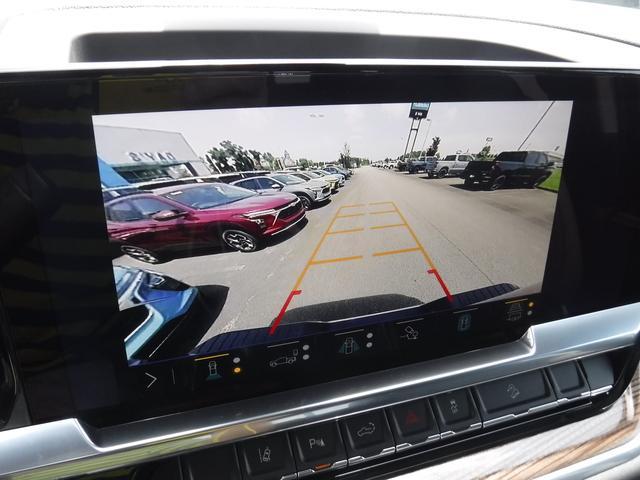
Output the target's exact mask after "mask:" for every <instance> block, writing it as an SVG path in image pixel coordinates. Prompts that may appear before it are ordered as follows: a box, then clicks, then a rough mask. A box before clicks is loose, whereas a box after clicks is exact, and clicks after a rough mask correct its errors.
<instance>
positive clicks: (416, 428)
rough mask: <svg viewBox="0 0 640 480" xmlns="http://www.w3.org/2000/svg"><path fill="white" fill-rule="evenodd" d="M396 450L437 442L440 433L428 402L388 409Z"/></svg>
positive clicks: (417, 401)
mask: <svg viewBox="0 0 640 480" xmlns="http://www.w3.org/2000/svg"><path fill="white" fill-rule="evenodd" d="M389 417H390V419H391V430H392V431H393V436H394V437H395V439H396V445H397V449H403V448H409V447H412V446H416V445H420V444H423V443H426V442H430V441H434V440H439V439H440V431H439V430H438V425H437V423H436V419H435V417H434V416H433V411H432V410H431V406H430V405H429V402H428V401H426V400H416V401H413V402H407V403H401V404H400V405H396V406H394V407H391V408H390V409H389Z"/></svg>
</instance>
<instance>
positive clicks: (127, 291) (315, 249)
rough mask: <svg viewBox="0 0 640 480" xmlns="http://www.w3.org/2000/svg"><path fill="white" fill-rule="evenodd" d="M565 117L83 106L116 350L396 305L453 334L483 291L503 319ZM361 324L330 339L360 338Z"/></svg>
mask: <svg viewBox="0 0 640 480" xmlns="http://www.w3.org/2000/svg"><path fill="white" fill-rule="evenodd" d="M570 114H571V102H566V101H527V102H473V103H471V102H468V103H430V102H428V101H426V100H425V99H416V102H414V103H413V104H411V103H402V104H367V105H325V106H295V107H265V108H242V109H219V110H201V111H172V112H155V113H138V114H118V115H99V116H94V117H93V124H94V132H95V139H96V149H97V155H98V164H99V170H100V178H101V183H102V193H103V200H104V207H105V216H106V221H107V231H108V235H109V242H110V245H111V247H112V254H113V274H114V279H115V286H116V292H117V296H118V302H119V307H120V310H121V311H122V312H127V313H128V315H126V326H125V327H126V328H125V330H126V332H125V338H124V339H123V341H124V346H125V351H126V355H127V358H128V360H129V362H130V363H131V364H139V363H143V362H148V361H155V360H162V359H167V358H174V357H181V356H185V355H209V356H210V357H211V358H213V356H215V354H216V353H218V352H223V351H225V349H229V348H231V347H229V345H232V346H233V348H242V347H245V346H248V345H250V344H252V342H253V343H255V342H256V341H258V340H259V342H261V343H263V344H269V343H274V344H275V343H278V342H281V343H282V342H285V343H286V341H287V340H292V341H293V339H294V338H296V337H301V336H304V335H313V334H315V333H316V332H320V331H332V332H338V331H344V332H347V333H348V332H349V331H350V329H351V328H353V331H355V332H359V331H361V329H362V328H364V330H363V331H366V328H365V327H366V325H370V324H372V322H373V323H376V322H377V323H384V322H394V321H397V320H399V319H401V318H407V312H413V311H415V312H416V313H419V314H420V317H421V318H424V317H425V315H428V314H429V313H431V312H451V313H455V314H456V315H458V316H457V317H456V318H457V319H458V328H459V329H460V331H464V330H465V328H469V325H470V324H471V323H470V322H471V321H472V320H473V311H474V310H475V309H477V308H481V307H482V306H483V305H486V304H488V303H491V302H502V303H504V304H505V305H506V310H505V312H506V315H508V316H510V317H509V318H508V320H513V321H514V322H517V321H519V320H520V319H522V318H526V317H527V316H532V315H535V302H534V301H533V300H532V299H533V298H534V297H535V295H536V294H537V293H539V292H540V289H541V285H542V281H543V277H544V272H545V266H546V261H547V251H548V248H549V241H550V236H551V228H552V222H553V218H554V211H555V206H556V199H557V192H558V189H559V187H560V183H561V176H562V169H563V157H564V149H565V144H566V139H567V133H568V128H569V119H570ZM509 302H513V303H512V304H510V303H509ZM124 321H125V320H123V322H124ZM363 326H365V327H363ZM399 332H400V333H399V335H400V336H401V337H402V340H403V341H408V342H410V341H412V340H417V339H418V336H419V335H424V332H423V331H421V330H420V329H418V328H417V327H415V325H412V324H411V322H410V321H407V323H406V325H405V326H403V327H401V329H400V330H399ZM336 335H338V334H336ZM367 335H368V334H367ZM367 335H364V334H363V335H362V336H359V335H358V334H357V333H356V334H353V335H351V334H348V335H345V336H342V337H338V338H337V340H336V344H335V345H336V351H337V352H338V353H340V354H342V355H345V356H348V355H351V354H354V353H355V352H356V351H358V350H365V349H367V348H370V347H371V345H373V343H374V341H375V339H373V338H369V337H367ZM294 343H295V342H294ZM370 344H371V345H370ZM305 347H306V348H305ZM309 348H310V347H309V345H308V344H306V343H304V342H302V343H300V344H295V345H294V346H292V347H291V348H286V349H281V350H280V353H278V354H277V355H276V354H274V355H272V357H273V358H271V359H270V362H269V367H270V368H277V367H279V366H283V365H284V366H286V365H290V364H292V363H294V362H302V361H303V360H304V359H305V358H304V357H305V356H306V357H307V358H309V353H308V349H309ZM235 360H236V359H234V361H235ZM237 360H238V361H239V359H237ZM219 366H220V365H219V364H218V363H216V362H215V361H209V362H208V363H207V365H206V368H207V369H208V370H207V372H206V374H207V375H208V377H207V378H216V375H220V372H219V371H218V370H217V369H218V367H219ZM236 368H239V367H236Z"/></svg>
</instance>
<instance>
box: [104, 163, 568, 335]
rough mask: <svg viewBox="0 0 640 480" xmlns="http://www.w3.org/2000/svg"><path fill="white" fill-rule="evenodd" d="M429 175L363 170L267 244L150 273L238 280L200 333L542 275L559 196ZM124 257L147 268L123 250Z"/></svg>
mask: <svg viewBox="0 0 640 480" xmlns="http://www.w3.org/2000/svg"><path fill="white" fill-rule="evenodd" d="M423 177H424V175H408V174H406V173H404V172H394V171H388V170H379V169H375V168H373V167H363V168H360V169H358V170H357V171H356V174H355V175H353V177H352V180H350V181H348V182H347V184H346V185H345V187H344V188H342V189H341V190H340V191H339V193H337V194H336V195H334V196H333V197H332V201H331V202H330V203H328V204H327V205H325V206H322V207H319V208H316V209H313V210H311V211H309V212H308V213H307V217H308V223H307V225H306V226H304V227H303V228H302V229H301V230H300V231H297V232H290V233H287V234H285V235H286V237H283V238H282V239H279V241H276V242H275V243H274V244H273V245H270V246H267V247H266V248H264V249H263V250H260V251H257V252H253V253H239V252H225V253H216V254H209V255H200V256H196V257H191V258H182V259H177V260H172V261H170V262H167V263H165V264H161V265H154V266H153V267H152V269H153V270H156V271H160V272H163V273H166V274H168V275H171V276H173V277H175V278H177V279H180V280H182V281H184V282H186V283H189V284H191V285H223V286H226V287H228V288H229V291H228V295H227V298H226V302H225V305H224V307H223V308H222V311H221V313H220V315H219V317H218V318H217V319H216V320H215V322H214V323H213V325H212V327H211V328H210V329H209V331H208V332H207V334H206V335H205V337H204V338H203V339H202V341H204V340H206V339H208V338H211V337H212V336H214V335H217V334H219V333H222V332H226V331H230V330H240V329H246V328H255V327H269V326H270V327H271V328H275V327H276V326H277V325H276V324H278V323H283V324H284V323H292V322H298V321H302V320H304V321H308V320H317V321H323V320H324V321H326V320H332V319H337V318H345V317H348V316H355V315H360V314H366V313H374V312H375V311H384V310H391V309H394V308H403V307H407V306H411V305H416V304H419V303H423V302H429V301H432V300H436V299H439V298H442V297H446V295H447V293H448V292H450V293H453V294H455V293H458V292H463V291H467V290H472V289H475V288H480V287H485V286H488V285H492V284H498V283H513V284H516V285H518V286H520V287H526V286H528V285H533V284H536V283H539V282H540V281H541V280H542V276H543V273H544V267H545V259H546V253H547V249H548V244H549V237H550V233H551V224H552V221H553V212H554V207H555V200H556V194H554V193H551V192H546V191H542V190H528V189H513V190H498V191H495V192H488V191H470V190H465V189H464V188H461V187H462V185H461V184H462V181H461V180H460V179H457V178H445V179H425V178H423ZM116 263H120V264H126V265H132V266H137V267H140V268H149V266H148V265H144V264H142V263H140V262H138V261H136V260H133V259H131V258H125V257H121V258H119V259H117V260H116ZM285 306H286V308H284V307H285ZM281 313H282V315H280V314H281Z"/></svg>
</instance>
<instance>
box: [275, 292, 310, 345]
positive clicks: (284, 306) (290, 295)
mask: <svg viewBox="0 0 640 480" xmlns="http://www.w3.org/2000/svg"><path fill="white" fill-rule="evenodd" d="M301 293H302V290H292V291H291V293H289V296H288V297H287V300H286V301H285V302H284V305H283V306H282V308H281V309H280V313H278V316H277V317H276V319H275V320H274V321H273V323H272V324H271V328H270V329H269V335H273V333H274V332H275V331H276V328H278V325H280V322H281V321H282V317H284V314H285V312H286V311H287V308H288V307H289V304H290V303H291V300H293V297H294V296H295V295H300V294H301Z"/></svg>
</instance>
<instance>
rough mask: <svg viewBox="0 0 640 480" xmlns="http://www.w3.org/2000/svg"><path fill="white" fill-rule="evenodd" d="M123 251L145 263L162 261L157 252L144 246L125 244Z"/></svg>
mask: <svg viewBox="0 0 640 480" xmlns="http://www.w3.org/2000/svg"><path fill="white" fill-rule="evenodd" d="M120 249H121V250H122V252H123V253H126V254H127V255H129V256H130V257H132V258H135V259H136V260H140V261H141V262H145V263H160V262H162V259H161V258H160V257H159V256H158V255H157V254H156V253H153V252H151V251H149V250H147V249H145V248H142V247H134V246H133V245H123V246H122V247H121V248H120Z"/></svg>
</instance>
